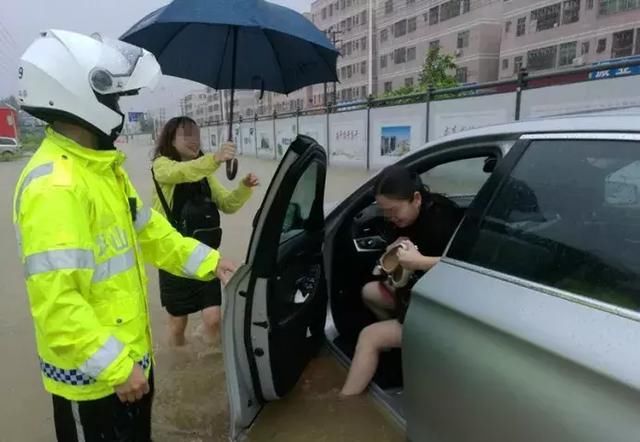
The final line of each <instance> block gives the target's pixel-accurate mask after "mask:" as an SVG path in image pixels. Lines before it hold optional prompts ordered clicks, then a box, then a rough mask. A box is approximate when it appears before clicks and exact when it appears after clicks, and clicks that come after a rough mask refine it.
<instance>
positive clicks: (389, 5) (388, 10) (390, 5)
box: [384, 0, 393, 15]
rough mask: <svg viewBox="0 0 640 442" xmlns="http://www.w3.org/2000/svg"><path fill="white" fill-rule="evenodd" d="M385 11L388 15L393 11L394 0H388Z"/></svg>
mask: <svg viewBox="0 0 640 442" xmlns="http://www.w3.org/2000/svg"><path fill="white" fill-rule="evenodd" d="M384 13H385V14H387V15H389V14H391V13H393V0H387V2H386V3H385V4H384Z"/></svg>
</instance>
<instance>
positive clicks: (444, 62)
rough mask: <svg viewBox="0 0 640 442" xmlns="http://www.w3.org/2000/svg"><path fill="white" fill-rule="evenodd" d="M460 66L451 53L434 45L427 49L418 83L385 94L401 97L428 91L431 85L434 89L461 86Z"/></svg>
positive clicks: (386, 95)
mask: <svg viewBox="0 0 640 442" xmlns="http://www.w3.org/2000/svg"><path fill="white" fill-rule="evenodd" d="M457 68H458V66H457V65H456V63H455V60H454V58H453V56H452V55H450V54H443V53H441V52H440V47H433V48H430V49H429V51H427V54H426V56H425V59H424V63H423V64H422V69H421V71H420V76H419V77H418V84H417V85H415V86H403V87H401V88H398V89H394V90H392V91H390V92H387V93H385V94H384V96H385V97H400V96H404V95H410V94H416V93H420V92H426V91H428V90H429V88H430V87H433V88H434V89H448V88H453V87H456V86H459V83H458V81H457V80H456V77H455V72H456V69H457Z"/></svg>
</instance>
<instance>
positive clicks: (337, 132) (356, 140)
mask: <svg viewBox="0 0 640 442" xmlns="http://www.w3.org/2000/svg"><path fill="white" fill-rule="evenodd" d="M366 118H367V116H366V111H354V112H345V113H341V114H333V115H331V120H330V134H331V138H330V140H329V152H330V159H329V161H330V162H332V163H335V164H345V165H365V164H366V161H367V150H366V145H367V130H366V121H367V119H366Z"/></svg>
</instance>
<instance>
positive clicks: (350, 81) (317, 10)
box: [302, 0, 377, 108]
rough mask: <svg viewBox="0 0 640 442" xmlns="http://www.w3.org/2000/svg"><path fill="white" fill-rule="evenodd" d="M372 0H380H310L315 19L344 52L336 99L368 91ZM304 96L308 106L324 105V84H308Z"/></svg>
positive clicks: (329, 89)
mask: <svg viewBox="0 0 640 442" xmlns="http://www.w3.org/2000/svg"><path fill="white" fill-rule="evenodd" d="M370 1H371V2H374V4H375V3H376V1H377V0H316V1H314V2H313V3H311V20H312V22H313V23H314V24H315V25H316V26H317V27H318V28H319V29H320V30H322V31H324V32H325V33H326V34H327V36H328V37H329V39H330V40H331V41H333V42H335V45H336V47H337V48H338V50H339V51H340V54H341V56H340V57H338V78H339V80H340V81H339V83H337V84H336V101H337V102H348V101H356V100H362V99H365V98H366V97H367V95H368V93H367V92H368V80H369V2H370ZM374 25H375V23H374ZM374 51H375V47H374ZM374 68H375V65H374ZM374 77H375V70H374ZM374 93H375V90H374ZM333 94H334V91H333V84H332V83H330V84H328V85H327V95H328V101H329V102H331V99H332V97H333ZM302 98H303V99H304V104H305V106H304V107H305V108H307V107H313V106H323V105H324V103H325V101H324V100H325V86H324V85H314V86H312V87H309V88H306V93H305V94H304V96H303V97H302Z"/></svg>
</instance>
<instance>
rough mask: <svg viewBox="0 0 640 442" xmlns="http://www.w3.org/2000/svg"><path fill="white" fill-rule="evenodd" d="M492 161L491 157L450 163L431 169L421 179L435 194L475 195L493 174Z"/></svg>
mask: <svg viewBox="0 0 640 442" xmlns="http://www.w3.org/2000/svg"><path fill="white" fill-rule="evenodd" d="M491 160H492V158H491V157H488V156H482V157H474V158H463V159H460V160H455V161H449V162H447V163H443V164H440V165H438V166H435V167H433V168H431V169H429V170H428V171H426V172H424V173H422V174H421V175H420V177H421V178H422V182H423V183H424V184H425V185H427V186H429V190H431V191H432V192H435V193H440V194H443V195H446V196H468V195H475V194H477V193H478V191H479V190H480V188H481V187H482V185H483V184H484V183H485V182H486V181H487V179H488V178H489V175H490V174H491V163H490V161H491ZM494 160H495V159H494Z"/></svg>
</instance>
